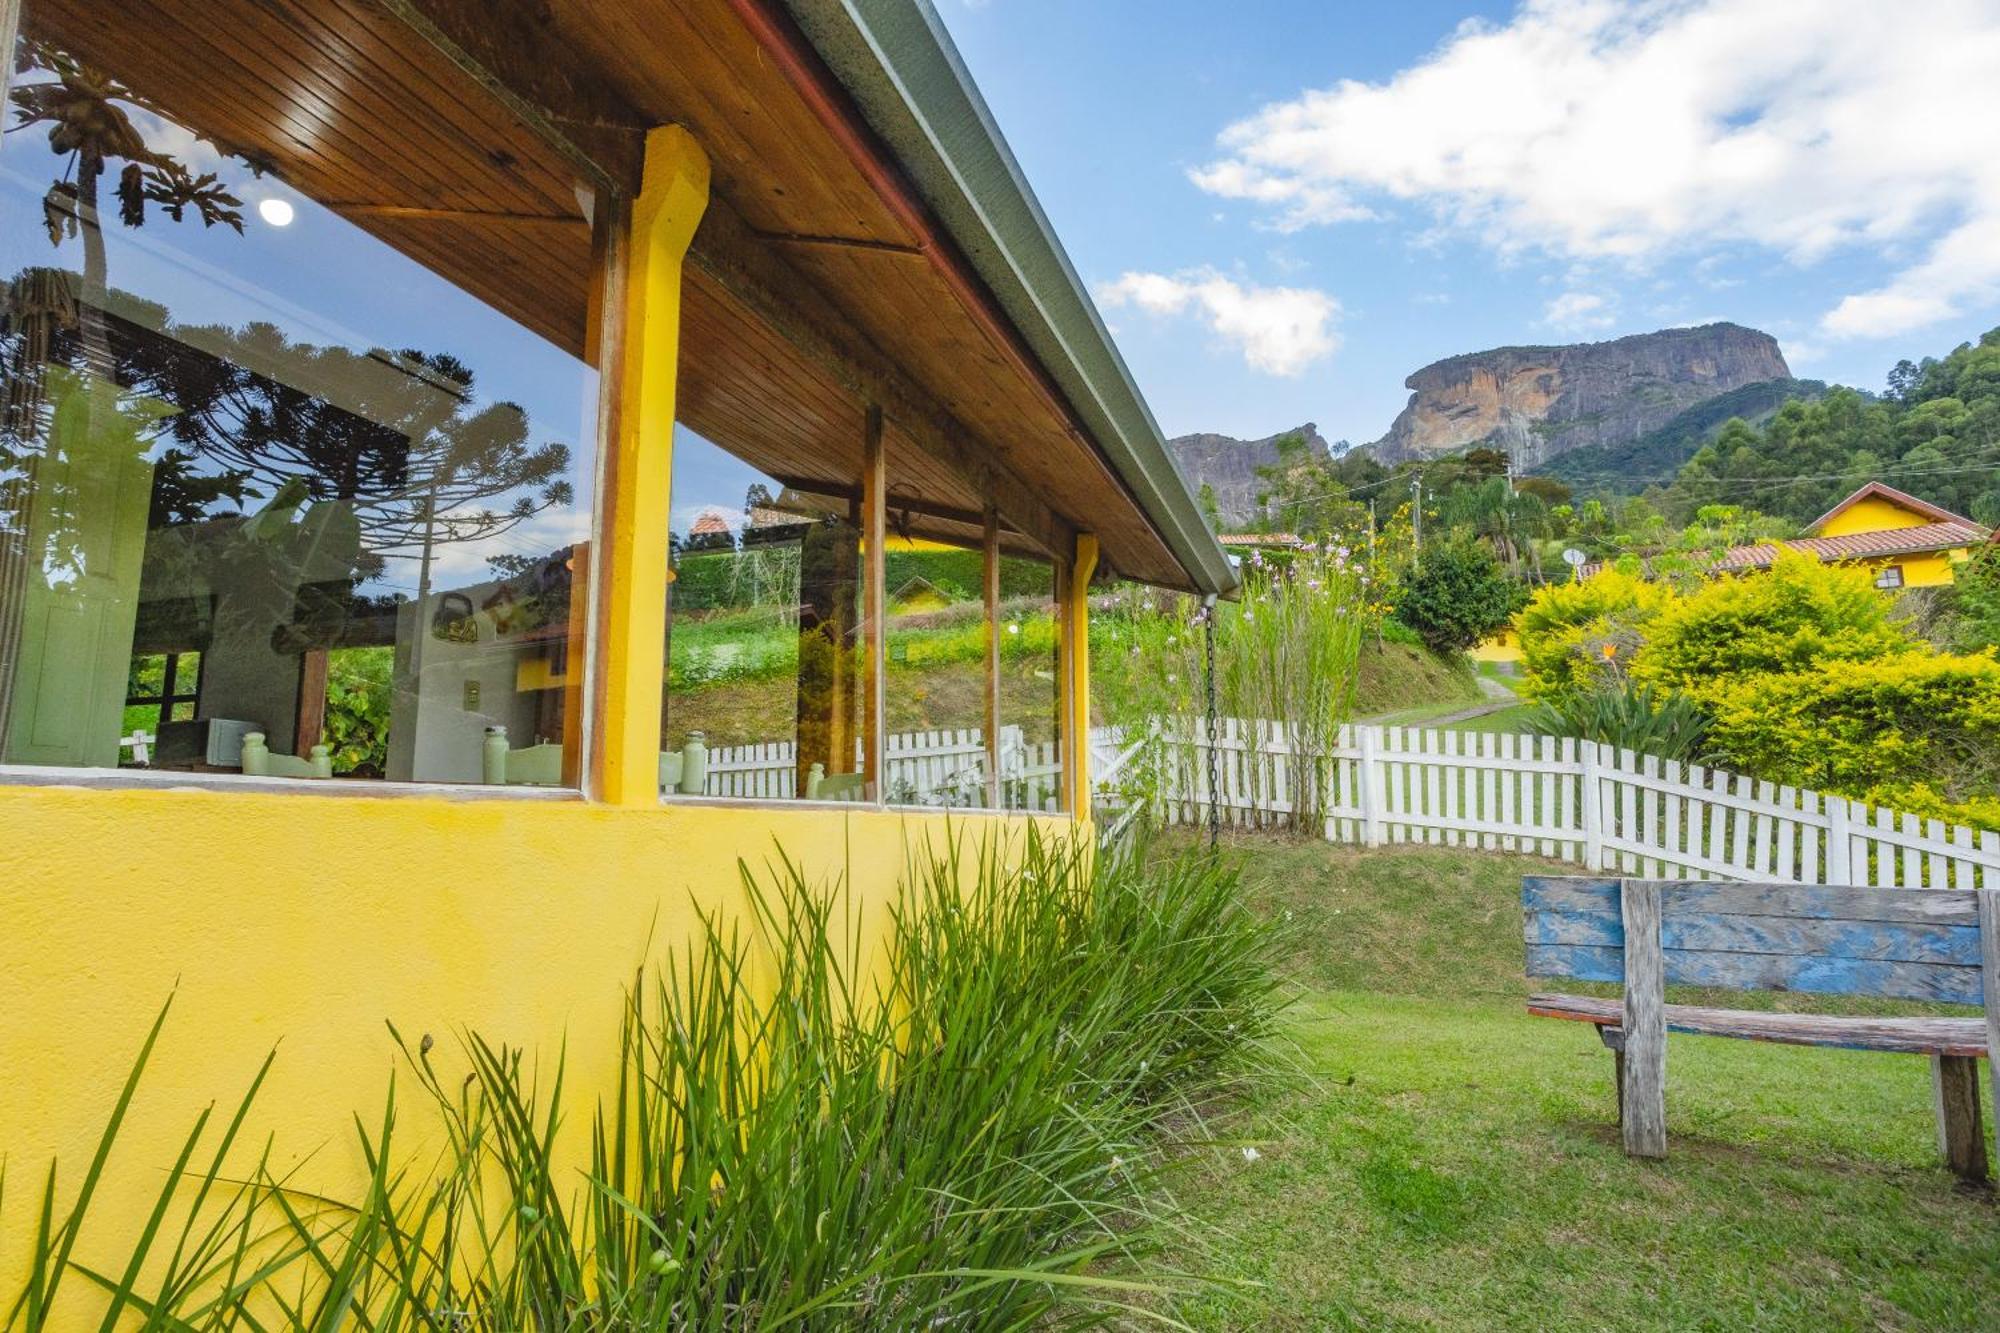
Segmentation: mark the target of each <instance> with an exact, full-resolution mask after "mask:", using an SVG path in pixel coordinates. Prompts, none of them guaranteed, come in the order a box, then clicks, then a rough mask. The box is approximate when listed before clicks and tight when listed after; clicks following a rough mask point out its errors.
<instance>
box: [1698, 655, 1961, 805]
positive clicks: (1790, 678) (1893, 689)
mask: <svg viewBox="0 0 2000 1333" xmlns="http://www.w3.org/2000/svg"><path fill="white" fill-rule="evenodd" d="M1709 697H1710V698H1711V699H1713V701H1714V703H1713V708H1714V718H1715V729H1714V741H1715V746H1716V749H1717V751H1718V752H1719V753H1720V755H1721V756H1722V758H1723V760H1724V761H1725V762H1727V763H1729V764H1731V765H1733V766H1737V767H1740V768H1742V769H1744V770H1745V771H1747V772H1750V773H1752V774H1755V775H1757V776H1760V777H1769V778H1773V779H1775V780H1779V781H1785V782H1797V783H1801V784H1804V785H1810V786H1815V787H1819V788H1822V789H1827V790H1833V791H1840V792H1846V793H1849V794H1852V795H1863V794H1865V793H1867V792H1869V791H1871V790H1875V789H1880V788H1886V787H1909V786H1912V785H1914V784H1920V783H1921V784H1927V785H1930V786H1932V787H1933V788H1934V789H1935V790H1936V791H1937V792H1938V794H1939V795H1941V796H1943V797H1944V798H1945V799H1947V800H1951V801H1965V800H1968V799H1972V798H1977V797H1991V796H1992V795H1993V794H1994V792H1995V789H1996V784H2000V662H1996V661H1995V660H1994V659H1993V658H1992V657H1991V656H1990V655H1987V654H1980V655H1977V656H1953V655H1949V654H1934V653H1927V652H1921V651H1910V652H1902V653H1896V654H1893V655H1885V656H1880V657H1875V658H1872V659H1867V660H1840V659H1833V660H1828V661H1825V662H1821V663H1817V664H1815V665H1813V666H1811V667H1809V668H1807V669H1803V670H1798V671H1794V672H1790V673H1785V674H1753V675H1747V676H1742V677H1739V678H1737V679H1735V680H1733V681H1731V682H1729V683H1728V684H1727V685H1726V686H1725V687H1724V688H1720V689H1716V690H1713V691H1711V692H1710V694H1709ZM1960 822H1962V819H1961V820H1960Z"/></svg>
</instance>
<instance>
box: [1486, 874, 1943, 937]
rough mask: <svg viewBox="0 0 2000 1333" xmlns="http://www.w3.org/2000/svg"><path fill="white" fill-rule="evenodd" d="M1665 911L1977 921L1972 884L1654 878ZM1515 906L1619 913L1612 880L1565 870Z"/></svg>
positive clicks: (1524, 887)
mask: <svg viewBox="0 0 2000 1333" xmlns="http://www.w3.org/2000/svg"><path fill="white" fill-rule="evenodd" d="M1657 882H1658V883H1659V884H1660V885H1661V893H1662V898H1663V902H1664V906H1665V909H1666V914H1667V915H1669V916H1674V915H1680V914H1684V913H1691V912H1719V913H1727V914H1730V915H1735V916H1798V917H1818V918H1821V919H1825V920H1834V921H1899V922H1906V923H1909V924H1912V925H1935V926H1973V927H1977V926H1978V925H1979V907H1978V902H1977V898H1976V895H1975V893H1974V891H1973V890H1971V889H1871V888H1859V887H1857V888H1847V887H1829V886H1824V885H1819V886H1815V885H1807V884H1732V883H1720V882H1717V881H1714V880H1660V881H1657ZM1521 906H1522V907H1523V908H1525V909H1527V910H1528V911H1530V912H1537V911H1558V912H1579V911H1580V912H1604V913H1609V914H1610V915H1611V916H1612V917H1616V916H1617V914H1618V881H1617V880H1615V879H1589V878H1584V877H1581V876H1571V875H1528V876H1525V877H1523V879H1522V881H1521Z"/></svg>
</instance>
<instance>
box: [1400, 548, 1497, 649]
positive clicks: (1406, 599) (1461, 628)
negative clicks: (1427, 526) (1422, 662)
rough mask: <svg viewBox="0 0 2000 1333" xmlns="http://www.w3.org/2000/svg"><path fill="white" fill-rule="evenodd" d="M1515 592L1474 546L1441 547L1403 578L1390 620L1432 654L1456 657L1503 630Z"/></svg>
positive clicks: (1492, 562)
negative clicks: (1412, 634) (1411, 632)
mask: <svg viewBox="0 0 2000 1333" xmlns="http://www.w3.org/2000/svg"><path fill="white" fill-rule="evenodd" d="M1520 605H1521V587H1520V585H1519V584H1517V583H1515V582H1514V580H1512V579H1510V578H1508V577H1507V573H1506V571H1505V570H1503V569H1501V568H1500V562H1499V561H1497V560H1495V559H1494V558H1493V556H1492V554H1491V553H1490V552H1488V551H1487V550H1486V548H1485V547H1483V546H1480V545H1478V544H1477V543H1475V542H1469V541H1452V542H1442V543H1439V544H1437V545H1436V546H1434V547H1432V549H1431V550H1429V551H1426V552H1425V553H1424V558H1423V561H1422V563H1421V564H1419V565H1418V567H1417V569H1416V570H1415V572H1413V573H1410V574H1408V575H1405V576H1404V578H1403V584H1402V590H1401V592H1400V593H1399V594H1398V596H1397V598H1396V619H1398V620H1400V621H1402V622H1403V623H1404V624H1405V625H1408V626H1409V627H1410V628H1411V629H1413V630H1415V631H1416V632H1417V633H1418V634H1419V635H1420V636H1421V637H1422V638H1423V641H1424V645H1425V646H1426V647H1428V648H1429V649H1430V650H1431V651H1432V652H1434V653H1438V654H1440V655H1452V654H1457V653H1462V652H1464V651H1465V650H1466V649H1468V648H1470V647H1472V645H1474V644H1476V643H1478V642H1479V641H1480V640H1481V639H1484V638H1485V637H1486V636H1487V635H1489V634H1492V633H1493V632H1494V631H1496V630H1499V629H1501V628H1503V627H1505V626H1506V624H1507V622H1508V621H1510V620H1512V619H1513V618H1514V612H1515V611H1517V610H1519V609H1520Z"/></svg>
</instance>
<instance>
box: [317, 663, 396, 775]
mask: <svg viewBox="0 0 2000 1333" xmlns="http://www.w3.org/2000/svg"><path fill="white" fill-rule="evenodd" d="M395 656H396V650H395V649H393V648H342V649H337V650H336V651H334V652H333V653H331V654H330V655H329V656H328V660H327V672H326V743H327V744H328V745H330V746H332V747H333V771H334V772H335V773H336V774H365V775H368V776H372V777H382V776H384V775H385V774H387V772H388V770H389V708H390V702H391V698H392V695H391V690H390V672H391V669H392V668H393V666H394V662H395Z"/></svg>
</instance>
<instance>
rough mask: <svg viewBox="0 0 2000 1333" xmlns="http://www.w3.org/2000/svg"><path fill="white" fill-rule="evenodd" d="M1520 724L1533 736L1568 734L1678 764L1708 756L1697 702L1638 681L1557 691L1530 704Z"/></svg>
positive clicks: (1703, 718) (1705, 727) (1702, 760)
mask: <svg viewBox="0 0 2000 1333" xmlns="http://www.w3.org/2000/svg"><path fill="white" fill-rule="evenodd" d="M1526 725H1527V728H1528V730H1529V731H1531V732H1533V733H1535V734H1536V735H1541V736H1574V737H1576V738H1577V739H1579V740H1586V741H1596V742H1598V743H1599V744H1601V745H1614V746H1617V747H1618V748H1619V749H1623V750H1633V751H1636V752H1638V753H1640V754H1653V755H1658V756H1659V757H1660V758H1662V759H1674V760H1678V761H1680V762H1682V763H1688V764H1700V763H1706V762H1708V759H1709V748H1708V740H1709V720H1708V716H1707V715H1706V714H1705V713H1703V712H1702V710H1701V708H1700V706H1699V705H1697V704H1696V703H1695V702H1694V700H1692V699H1690V698H1688V697H1687V696H1686V695H1684V694H1661V693H1655V692H1654V691H1653V690H1652V689H1651V688H1650V687H1648V686H1644V685H1639V686H1634V685H1631V684H1630V683H1626V684H1624V685H1621V686H1617V687H1607V688H1604V689H1599V690H1593V691H1591V692H1590V693H1588V694H1581V693H1572V694H1566V695H1560V696H1557V697H1556V698H1554V699H1552V700H1550V701H1549V702H1546V703H1543V704H1539V705H1537V706H1536V707H1534V708H1533V709H1530V710H1529V712H1528V715H1527V718H1526Z"/></svg>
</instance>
